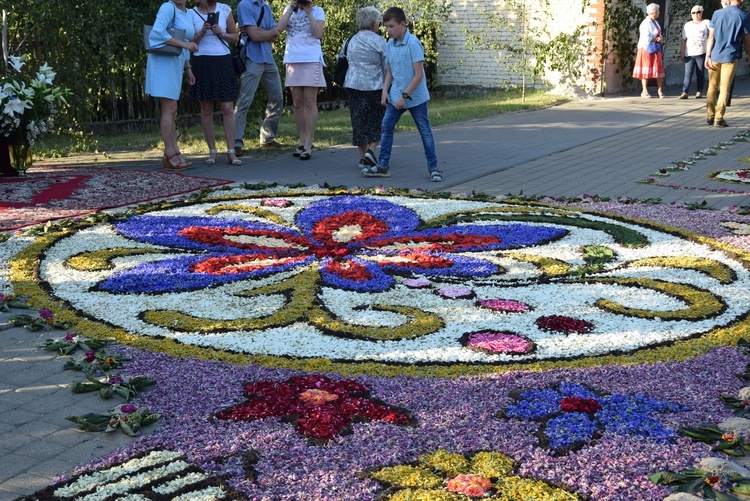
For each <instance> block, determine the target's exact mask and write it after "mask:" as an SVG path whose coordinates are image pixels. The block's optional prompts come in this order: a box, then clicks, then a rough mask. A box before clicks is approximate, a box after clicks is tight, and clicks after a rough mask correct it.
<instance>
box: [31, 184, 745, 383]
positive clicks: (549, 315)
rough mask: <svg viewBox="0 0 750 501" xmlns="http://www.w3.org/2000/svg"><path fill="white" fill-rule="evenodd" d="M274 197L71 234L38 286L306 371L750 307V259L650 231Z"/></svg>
mask: <svg viewBox="0 0 750 501" xmlns="http://www.w3.org/2000/svg"><path fill="white" fill-rule="evenodd" d="M218 193H221V192H218ZM268 199H269V197H263V196H256V197H252V196H245V197H243V196H239V195H236V196H234V197H229V196H225V197H224V198H221V199H218V200H216V201H202V202H201V203H195V204H186V205H183V206H180V207H177V208H173V209H169V210H159V211H155V212H151V213H146V214H143V215H138V216H134V217H131V218H128V219H126V220H124V221H118V222H114V223H108V224H100V225H94V226H91V227H88V228H85V229H82V230H80V231H75V232H71V233H70V234H66V235H65V236H64V237H62V238H57V239H55V240H54V241H52V242H51V243H50V245H49V246H48V247H46V248H44V251H43V254H44V255H43V259H42V260H41V263H40V268H39V276H38V281H39V282H40V283H41V284H42V286H43V288H44V289H45V290H48V291H49V293H50V297H53V298H55V299H56V300H59V301H63V302H64V303H65V304H67V305H69V306H70V307H71V308H72V309H73V310H74V311H75V312H76V313H77V314H78V315H82V316H84V317H86V318H88V319H91V320H96V321H97V322H101V323H103V324H105V325H109V326H114V327H117V328H120V329H122V330H123V331H125V332H127V333H129V334H131V335H138V336H147V337H150V338H152V339H154V340H157V339H167V340H172V341H175V342H177V343H180V344H182V345H186V346H193V347H196V348H199V349H209V350H221V351H224V352H231V353H237V354H242V355H245V356H248V357H250V360H257V359H258V358H260V357H263V358H264V359H265V360H269V359H268V358H267V357H277V358H279V359H281V358H284V359H289V358H292V359H294V360H298V361H301V362H300V363H303V362H304V361H305V360H307V361H312V360H329V361H333V362H335V363H351V364H367V363H370V364H372V363H374V364H386V365H388V364H411V365H415V366H416V365H417V364H418V365H420V366H430V365H435V364H437V365H444V364H457V366H461V365H462V364H464V365H466V364H470V365H471V366H472V367H478V366H483V365H486V366H501V365H503V364H509V363H513V364H518V363H537V362H543V361H555V360H561V359H572V358H582V357H597V356H604V355H613V354H621V353H634V352H637V351H639V350H643V349H649V348H655V347H658V346H661V345H665V344H669V343H673V342H677V341H681V340H690V339H693V338H697V337H700V336H702V335H704V334H706V333H711V332H715V331H716V330H718V329H724V328H727V327H728V326H731V325H733V324H735V323H738V322H744V314H745V312H746V311H747V310H748V309H749V308H750V295H749V294H748V293H747V291H748V290H749V289H750V287H749V286H750V274H749V273H748V271H747V270H746V268H745V266H744V264H743V263H742V262H741V261H740V260H738V259H736V258H735V257H734V256H732V255H731V254H729V253H726V252H722V251H721V250H719V249H715V248H712V247H711V246H710V245H709V244H708V243H706V242H703V241H698V240H696V239H690V238H688V237H686V236H685V235H682V234H679V233H675V232H668V231H664V230H660V229H658V228H655V227H651V226H646V225H643V224H635V223H633V222H627V221H623V220H620V219H615V218H612V217H605V216H602V215H596V214H588V213H586V212H583V211H575V210H564V209H560V208H549V207H544V206H533V205H514V204H505V203H493V202H481V201H468V200H440V201H439V203H437V202H435V201H432V200H428V199H422V198H412V197H407V196H377V195H349V194H340V195H338V194H314V193H302V194H298V195H295V194H292V193H285V194H284V197H283V200H284V201H285V203H283V204H282V203H278V204H269V203H268ZM273 199H279V198H278V197H275V198H273ZM230 200H231V203H230ZM591 249H596V250H597V253H598V254H597V255H598V256H600V257H599V258H597V259H598V261H596V262H594V261H592V260H591V259H590V256H591V255H592V252H591ZM601 249H604V250H605V251H606V252H602V251H601ZM602 256H603V257H602ZM467 337H468V341H467ZM488 347H489V349H487V348H488ZM477 348H479V349H477ZM363 367H364V365H363ZM365 370H366V369H365Z"/></svg>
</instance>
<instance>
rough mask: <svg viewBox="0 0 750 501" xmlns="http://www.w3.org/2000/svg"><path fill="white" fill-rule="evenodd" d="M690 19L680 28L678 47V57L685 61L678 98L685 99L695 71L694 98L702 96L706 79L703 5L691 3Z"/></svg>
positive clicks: (705, 34)
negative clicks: (680, 43)
mask: <svg viewBox="0 0 750 501" xmlns="http://www.w3.org/2000/svg"><path fill="white" fill-rule="evenodd" d="M690 16H691V17H692V20H691V21H688V22H687V23H685V27H684V28H682V45H681V47H680V59H682V60H683V61H684V62H685V80H684V81H683V83H682V94H680V99H687V98H688V95H687V92H688V89H689V88H690V81H691V80H692V79H693V73H695V82H696V84H697V85H698V92H696V93H695V98H696V99H698V98H701V97H703V94H702V92H703V85H704V83H705V80H706V75H705V73H704V69H703V68H704V67H705V64H706V42H707V41H708V21H707V20H705V19H703V7H702V6H701V5H693V8H692V9H690Z"/></svg>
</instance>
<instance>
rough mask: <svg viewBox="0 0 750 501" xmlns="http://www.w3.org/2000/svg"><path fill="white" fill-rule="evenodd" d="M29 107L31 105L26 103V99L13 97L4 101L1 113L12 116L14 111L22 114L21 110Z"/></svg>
mask: <svg viewBox="0 0 750 501" xmlns="http://www.w3.org/2000/svg"><path fill="white" fill-rule="evenodd" d="M30 108H31V105H30V104H29V103H28V101H22V100H20V99H18V98H15V99H11V100H10V101H8V102H7V103H5V109H4V110H3V113H5V114H6V115H11V116H13V114H14V113H17V114H19V115H23V110H27V109H30Z"/></svg>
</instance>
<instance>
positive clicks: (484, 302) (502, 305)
mask: <svg viewBox="0 0 750 501" xmlns="http://www.w3.org/2000/svg"><path fill="white" fill-rule="evenodd" d="M477 302H478V303H479V306H482V307H483V308H489V309H491V310H496V311H505V312H514V313H515V312H521V311H527V310H529V309H530V308H529V305H528V304H526V303H522V302H521V301H515V300H513V299H480V300H478V301H477Z"/></svg>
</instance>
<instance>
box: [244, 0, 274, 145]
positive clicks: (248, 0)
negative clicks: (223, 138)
mask: <svg viewBox="0 0 750 501" xmlns="http://www.w3.org/2000/svg"><path fill="white" fill-rule="evenodd" d="M237 16H238V20H239V25H240V30H241V32H242V33H243V34H244V35H245V36H243V37H242V40H241V43H243V42H244V48H243V50H242V55H243V57H244V61H245V72H244V73H243V74H242V77H241V81H240V97H239V98H238V99H237V106H236V107H235V110H234V112H235V115H236V117H237V139H236V140H235V142H234V151H235V153H236V154H237V156H241V155H242V154H243V151H242V148H243V146H244V142H243V140H242V137H243V136H244V133H245V123H246V121H247V111H248V109H250V105H251V104H252V103H253V99H254V98H255V91H256V90H257V89H258V83H260V82H262V83H263V88H264V89H265V91H266V95H267V96H268V102H267V104H266V116H265V119H264V120H263V124H262V125H261V127H260V145H261V146H263V147H271V148H278V147H281V146H282V145H281V144H279V143H278V142H277V141H276V134H277V132H278V130H279V120H280V119H281V110H282V108H283V106H284V95H283V90H282V87H281V78H280V77H279V69H278V67H277V66H276V62H275V61H274V60H273V45H272V44H273V42H275V41H276V39H277V38H278V36H279V30H278V28H277V26H276V21H275V20H274V18H273V12H272V10H271V7H270V6H269V5H267V4H266V3H265V1H264V0H242V1H241V2H240V3H239V5H237Z"/></svg>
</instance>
